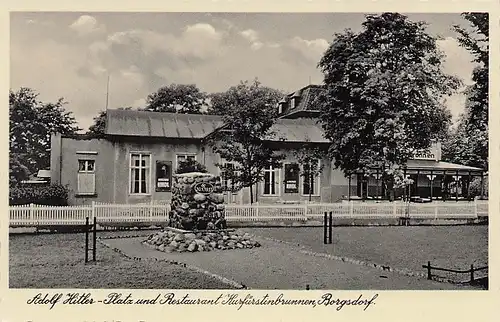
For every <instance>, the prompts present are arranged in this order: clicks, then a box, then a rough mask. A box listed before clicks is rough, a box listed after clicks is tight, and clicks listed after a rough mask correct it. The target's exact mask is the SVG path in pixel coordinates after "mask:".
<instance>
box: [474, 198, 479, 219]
mask: <svg viewBox="0 0 500 322" xmlns="http://www.w3.org/2000/svg"><path fill="white" fill-rule="evenodd" d="M474 216H475V217H476V218H478V217H479V215H478V213H477V199H476V198H474Z"/></svg>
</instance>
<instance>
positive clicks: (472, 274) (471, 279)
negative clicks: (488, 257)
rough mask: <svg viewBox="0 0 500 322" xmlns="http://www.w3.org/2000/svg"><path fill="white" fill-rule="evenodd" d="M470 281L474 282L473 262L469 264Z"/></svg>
mask: <svg viewBox="0 0 500 322" xmlns="http://www.w3.org/2000/svg"><path fill="white" fill-rule="evenodd" d="M470 282H471V283H473V282H474V264H470Z"/></svg>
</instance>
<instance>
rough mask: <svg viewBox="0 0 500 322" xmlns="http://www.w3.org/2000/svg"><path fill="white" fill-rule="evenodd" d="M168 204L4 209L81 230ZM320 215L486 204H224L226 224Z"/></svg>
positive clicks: (13, 222) (33, 221)
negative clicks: (92, 223) (86, 224)
mask: <svg viewBox="0 0 500 322" xmlns="http://www.w3.org/2000/svg"><path fill="white" fill-rule="evenodd" d="M169 211H170V205H169V204H168V203H166V202H164V203H157V202H156V203H145V204H105V203H93V204H92V205H91V206H41V205H22V206H11V207H10V208H9V216H10V226H11V227H22V226H24V227H26V226H50V225H83V224H85V220H86V217H88V218H89V219H90V220H91V221H92V220H93V218H94V217H96V218H97V220H98V222H99V223H102V224H120V223H141V224H155V223H164V222H166V221H167V220H168V215H169ZM325 212H328V213H330V212H332V215H333V217H335V218H354V219H356V218H358V219H362V218H363V219H370V218H372V219H375V218H399V217H404V216H409V217H410V218H414V219H415V218H421V219H451V218H457V219H477V218H478V216H488V203H487V201H473V202H457V203H455V202H433V203H430V204H416V203H411V204H410V205H407V204H405V203H401V202H393V203H389V202H382V203H372V202H359V201H351V202H344V203H331V204H316V203H310V204H297V205H283V204H269V205H232V204H228V205H226V210H225V218H226V220H227V221H228V222H247V221H289V220H290V221H307V220H322V218H323V216H324V213H325Z"/></svg>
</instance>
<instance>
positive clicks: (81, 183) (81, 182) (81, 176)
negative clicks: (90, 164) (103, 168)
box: [78, 173, 95, 195]
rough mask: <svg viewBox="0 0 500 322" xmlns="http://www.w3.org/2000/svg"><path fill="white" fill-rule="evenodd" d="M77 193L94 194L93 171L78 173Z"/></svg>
mask: <svg viewBox="0 0 500 322" xmlns="http://www.w3.org/2000/svg"><path fill="white" fill-rule="evenodd" d="M78 194H82V195H93V194H95V174H94V173H78Z"/></svg>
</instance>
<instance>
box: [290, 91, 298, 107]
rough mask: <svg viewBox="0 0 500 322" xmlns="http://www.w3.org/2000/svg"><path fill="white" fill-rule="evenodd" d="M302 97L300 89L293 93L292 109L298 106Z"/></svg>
mask: <svg viewBox="0 0 500 322" xmlns="http://www.w3.org/2000/svg"><path fill="white" fill-rule="evenodd" d="M299 97H300V91H296V92H295V93H293V95H292V98H291V99H290V109H291V110H293V109H294V108H296V107H297V101H298V99H299Z"/></svg>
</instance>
